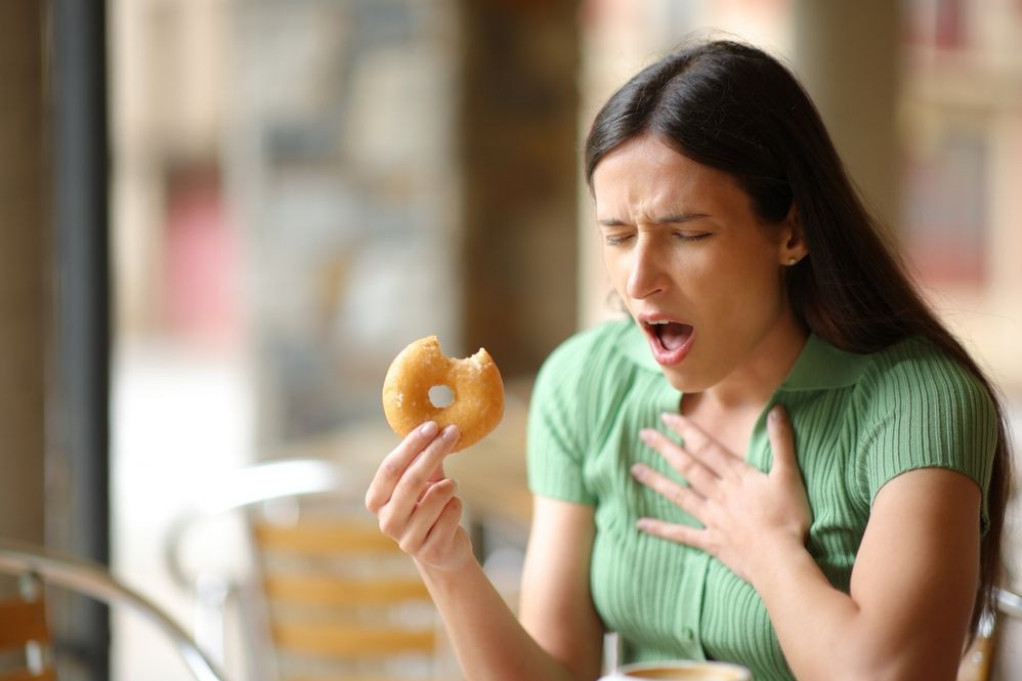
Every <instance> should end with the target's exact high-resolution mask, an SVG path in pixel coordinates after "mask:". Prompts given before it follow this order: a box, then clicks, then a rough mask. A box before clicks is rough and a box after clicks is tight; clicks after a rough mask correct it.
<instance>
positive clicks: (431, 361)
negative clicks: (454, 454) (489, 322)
mask: <svg viewBox="0 0 1022 681" xmlns="http://www.w3.org/2000/svg"><path fill="white" fill-rule="evenodd" d="M437 386H446V387H447V388H449V389H450V390H451V393H453V395H454V399H453V401H452V402H451V403H450V404H449V405H447V406H444V407H438V406H436V405H435V404H433V401H432V400H431V399H430V395H429V391H430V389H432V388H434V387H437ZM383 411H384V414H386V416H387V423H389V424H390V427H391V428H393V429H394V432H395V433H397V434H398V435H400V436H401V437H404V436H405V435H407V434H408V433H410V432H411V431H412V430H413V429H415V427H416V426H418V425H420V424H422V423H423V422H425V421H436V423H437V425H438V426H440V429H441V430H443V429H444V428H446V427H447V426H449V425H451V424H454V425H456V426H458V429H459V430H460V431H461V438H460V439H459V440H458V444H457V445H455V448H454V451H459V450H462V449H465V448H466V447H469V446H471V445H473V444H475V443H476V442H478V441H479V440H481V439H483V437H485V436H486V435H487V433H489V432H490V431H491V430H493V429H494V428H496V426H497V424H498V423H500V419H501V418H502V417H503V416H504V381H503V380H501V377H500V371H499V370H498V369H497V365H496V364H494V362H493V358H491V357H490V353H488V352H486V350H485V349H483V348H480V349H479V351H478V352H477V353H476V354H474V355H472V356H471V357H466V358H465V359H453V358H450V357H445V356H444V354H443V352H441V350H440V343H439V341H437V337H436V336H427V337H426V338H420V339H419V340H417V341H415V342H413V343H411V344H409V345H408V347H406V348H405V349H404V350H402V351H401V352H400V353H398V355H397V357H395V358H394V361H393V362H391V364H390V368H389V369H387V376H386V378H384V380H383Z"/></svg>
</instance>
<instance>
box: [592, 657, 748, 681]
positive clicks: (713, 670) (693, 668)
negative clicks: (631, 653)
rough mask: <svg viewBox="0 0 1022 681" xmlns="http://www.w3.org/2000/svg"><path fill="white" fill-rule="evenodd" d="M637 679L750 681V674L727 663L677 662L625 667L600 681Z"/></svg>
mask: <svg viewBox="0 0 1022 681" xmlns="http://www.w3.org/2000/svg"><path fill="white" fill-rule="evenodd" d="M639 679H662V680H664V681H752V673H751V672H749V670H748V669H746V668H745V667H742V666H740V665H736V664H730V663H727V662H715V661H713V662H711V661H707V662H697V661H694V660H693V661H689V660H677V661H670V662H645V663H641V664H630V665H625V666H623V667H619V668H618V669H617V670H616V671H614V672H612V673H611V674H610V675H608V676H605V677H603V679H601V681H633V680H635V681H637V680H639Z"/></svg>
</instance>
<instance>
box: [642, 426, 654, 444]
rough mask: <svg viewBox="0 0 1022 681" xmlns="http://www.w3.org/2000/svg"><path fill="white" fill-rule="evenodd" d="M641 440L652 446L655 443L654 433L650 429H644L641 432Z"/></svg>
mask: <svg viewBox="0 0 1022 681" xmlns="http://www.w3.org/2000/svg"><path fill="white" fill-rule="evenodd" d="M639 439H640V440H642V441H643V442H645V443H646V444H650V443H651V442H652V441H653V431H652V430H650V429H649V428H643V429H642V430H640V431H639Z"/></svg>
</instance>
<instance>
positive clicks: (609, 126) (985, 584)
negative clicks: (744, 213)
mask: <svg viewBox="0 0 1022 681" xmlns="http://www.w3.org/2000/svg"><path fill="white" fill-rule="evenodd" d="M646 134H652V135H655V136H657V137H658V138H659V139H660V140H662V141H663V142H664V143H666V144H668V145H670V146H672V147H673V148H674V149H676V150H677V151H678V152H679V153H681V154H683V155H685V156H687V157H688V158H690V159H692V160H694V161H696V162H698V163H702V164H703V165H706V166H710V167H712V168H716V169H718V170H722V171H724V172H727V173H729V174H730V175H731V176H733V177H734V178H735V179H736V180H737V181H738V182H739V184H740V186H741V187H742V188H743V189H744V190H745V191H746V193H748V195H749V197H750V199H751V203H752V207H753V210H754V211H755V213H756V214H757V216H758V217H759V218H760V219H761V220H763V221H765V222H767V223H777V222H779V221H781V220H782V219H783V218H784V217H785V216H786V215H787V214H788V211H789V209H790V208H791V207H792V205H793V204H794V206H795V207H796V209H797V210H798V216H799V219H800V220H801V224H802V226H803V229H804V232H805V238H806V242H807V244H808V247H809V257H807V258H804V259H803V260H802V261H801V262H799V264H797V265H795V266H793V267H787V268H786V269H785V271H786V277H787V278H788V279H787V291H788V297H789V301H790V303H791V306H792V308H793V309H794V310H795V313H796V315H798V317H799V319H800V320H801V321H802V322H803V323H804V324H805V325H806V326H807V327H808V328H809V329H811V330H812V331H813V332H814V333H816V334H817V335H819V336H820V337H822V338H824V339H825V340H827V341H829V342H830V343H832V344H833V345H835V346H837V347H840V348H843V349H845V350H849V351H852V352H858V353H869V352H875V351H877V350H880V349H883V348H885V347H888V346H889V345H891V344H893V343H895V342H897V341H900V340H903V339H905V338H907V337H910V336H923V337H925V338H928V339H929V340H930V341H931V342H933V343H934V344H935V345H937V346H938V347H939V348H941V349H942V350H943V351H944V352H946V353H947V354H948V355H949V356H951V357H952V358H954V359H955V360H957V361H958V362H960V363H961V364H962V365H963V366H965V367H967V368H968V369H969V370H970V371H972V372H973V373H975V375H976V376H977V378H978V379H979V380H980V381H981V382H982V383H983V385H985V386H986V388H987V389H988V390H989V391H990V394H991V396H993V398H994V402H995V405H996V409H997V413H998V431H999V432H998V439H997V450H996V454H995V460H994V464H993V472H992V477H991V481H990V487H989V490H988V492H987V504H988V507H987V508H988V515H989V525H988V526H987V531H986V533H985V534H984V536H983V539H982V545H981V551H980V585H979V593H978V597H977V599H976V605H975V608H974V610H973V618H972V630H973V632H975V631H976V628H977V626H978V622H979V619H980V616H981V615H982V614H983V612H984V610H986V609H989V608H990V607H991V605H992V599H993V593H994V592H993V588H994V586H995V583H996V581H997V579H998V577H999V573H1000V569H1001V533H1002V529H1003V526H1004V512H1005V506H1006V505H1007V502H1008V496H1009V494H1010V470H1011V464H1010V461H1011V459H1010V452H1009V445H1008V438H1007V432H1006V427H1005V420H1004V414H1003V412H1002V410H1001V407H1000V402H999V400H998V399H997V397H998V395H997V392H996V390H995V388H994V386H993V385H992V383H991V381H990V380H989V379H988V378H987V377H986V376H985V375H984V372H983V371H982V369H981V368H980V367H979V366H978V364H977V363H976V361H975V360H974V359H973V358H972V357H971V356H970V355H969V353H967V352H966V351H965V349H964V348H963V347H962V344H961V343H960V342H959V341H958V340H957V339H956V338H955V337H954V336H953V335H952V334H951V333H950V332H949V331H948V330H947V328H946V327H945V326H944V325H943V324H942V323H941V322H940V321H939V320H938V319H937V317H936V316H935V315H934V313H933V312H932V311H931V310H930V308H929V306H928V305H927V304H926V303H925V302H924V300H923V299H922V297H921V296H920V295H919V293H918V291H917V290H916V288H915V286H914V285H913V283H912V281H911V279H910V278H909V276H908V275H907V274H906V270H905V267H904V264H903V263H902V261H901V260H900V259H899V258H898V257H897V256H896V252H897V250H896V249H895V248H893V246H892V244H891V243H889V242H888V240H887V239H885V237H884V235H883V233H882V232H881V230H880V229H879V225H878V224H877V221H876V220H875V219H874V217H873V216H872V215H871V214H870V212H869V211H868V210H867V209H866V207H865V205H864V203H863V201H862V200H861V199H860V197H859V196H858V194H857V192H856V190H855V188H854V187H853V185H852V183H851V181H850V180H849V178H848V175H847V173H846V171H845V169H844V165H843V164H842V162H841V159H840V158H839V157H838V154H837V151H836V150H835V149H834V145H833V143H832V142H831V140H830V136H829V135H828V133H827V131H826V129H825V127H824V125H823V121H822V120H821V119H820V116H819V113H818V112H817V111H816V108H815V106H814V105H813V103H812V101H811V100H810V98H809V96H808V95H807V94H806V92H805V91H804V90H803V88H802V86H801V85H800V84H799V82H798V80H797V79H796V78H795V77H794V76H793V75H792V74H791V72H790V71H789V70H788V69H787V68H785V67H784V66H783V65H782V64H781V63H780V62H778V61H777V60H776V59H774V58H773V57H771V56H769V55H768V54H766V53H764V52H762V51H761V50H758V49H756V48H754V47H751V46H748V45H744V44H741V43H738V42H733V41H727V40H723V41H711V42H701V43H697V44H694V45H692V46H690V47H687V48H685V49H682V50H680V51H678V52H675V53H673V54H671V55H669V56H667V57H665V58H664V59H662V60H660V61H659V62H657V63H655V64H653V65H652V66H649V67H647V68H645V69H644V70H642V71H641V72H639V73H638V74H637V75H636V76H635V77H633V78H632V79H631V80H630V81H629V82H628V83H626V84H625V85H624V86H622V87H621V89H619V90H618V91H617V92H616V93H615V94H614V95H612V96H611V98H610V99H609V100H608V101H607V103H606V104H605V105H604V106H603V108H602V109H601V110H600V112H599V113H598V114H597V116H596V119H595V121H594V122H593V125H592V128H591V130H590V132H589V136H588V139H587V140H586V148H585V173H586V181H587V183H588V184H589V188H590V191H592V180H593V172H594V170H595V169H596V166H597V164H599V162H600V160H601V159H602V158H603V157H604V156H605V155H606V154H608V153H609V152H611V151H612V150H614V149H615V148H617V147H618V146H619V145H621V144H622V143H624V142H626V141H628V140H631V139H633V138H636V137H639V136H641V135H646Z"/></svg>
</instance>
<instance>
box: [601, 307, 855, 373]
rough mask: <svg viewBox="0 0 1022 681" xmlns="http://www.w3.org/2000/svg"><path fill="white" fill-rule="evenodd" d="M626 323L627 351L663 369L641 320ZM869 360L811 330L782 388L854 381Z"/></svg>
mask: <svg viewBox="0 0 1022 681" xmlns="http://www.w3.org/2000/svg"><path fill="white" fill-rule="evenodd" d="M627 327H628V328H627V329H625V330H624V331H623V334H622V338H621V344H622V349H623V350H624V353H625V355H626V356H627V357H628V358H629V359H630V360H632V361H633V362H635V363H636V364H638V365H639V366H641V367H642V368H643V369H647V370H649V371H656V372H660V371H661V369H660V365H659V364H657V363H656V360H654V359H653V355H652V354H651V353H650V351H649V344H648V343H647V341H646V337H645V335H643V333H642V331H641V330H640V329H639V326H638V324H636V323H635V322H634V321H633V320H631V319H629V320H628V322H627ZM868 361H869V356H868V355H857V354H855V353H852V352H847V351H845V350H841V349H840V348H838V347H836V346H834V345H831V344H830V343H828V342H827V341H825V340H823V339H822V338H820V337H819V336H817V335H816V334H815V333H810V334H809V338H808V339H807V340H806V344H805V347H803V348H802V352H801V353H800V354H799V356H798V359H797V360H795V365H794V366H793V367H792V368H791V371H790V372H788V377H787V378H785V379H784V383H782V384H781V386H780V388H779V389H780V390H826V389H829V388H840V387H845V386H850V385H854V384H855V383H856V382H857V381H858V380H859V376H861V375H862V372H863V369H864V368H865V366H866V364H867V363H868Z"/></svg>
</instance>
